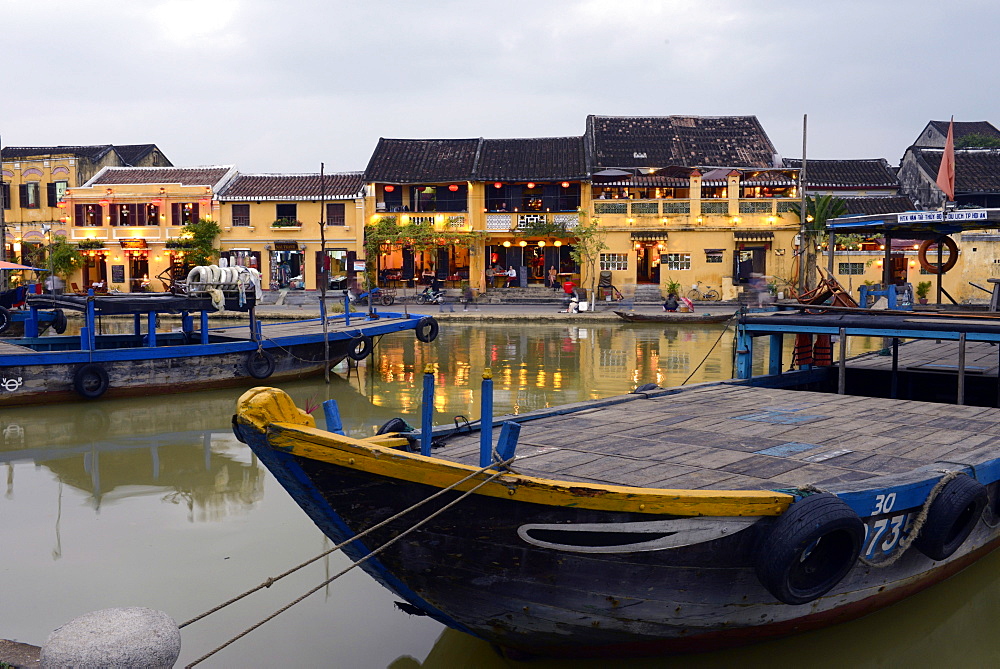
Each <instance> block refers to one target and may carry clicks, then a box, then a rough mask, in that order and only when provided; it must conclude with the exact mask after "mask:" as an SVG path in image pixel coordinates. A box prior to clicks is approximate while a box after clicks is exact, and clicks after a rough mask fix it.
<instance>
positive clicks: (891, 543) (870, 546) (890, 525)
mask: <svg viewBox="0 0 1000 669" xmlns="http://www.w3.org/2000/svg"><path fill="white" fill-rule="evenodd" d="M880 497H881V495H880ZM908 517H909V514H906V513H903V514H900V515H898V516H893V517H892V518H880V519H879V520H876V521H875V522H873V523H871V525H868V524H866V525H865V542H864V545H865V551H864V555H865V557H871V555H872V553H874V552H875V548H876V546H877V547H879V548H881V549H882V552H883V553H889V552H890V551H892V549H893V548H895V547H896V545H897V544H898V543H899V539H900V537H902V535H903V528H904V527H905V526H906V519H907V518H908ZM883 535H884V537H885V539H884V541H882V543H881V544H879V540H880V539H882V538H883Z"/></svg>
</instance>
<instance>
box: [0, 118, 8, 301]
mask: <svg viewBox="0 0 1000 669" xmlns="http://www.w3.org/2000/svg"><path fill="white" fill-rule="evenodd" d="M6 206H7V203H6V202H5V201H4V198H3V138H2V137H0V261H2V260H6V259H7V223H6V221H5V220H4V208H5V207H6ZM2 290H7V272H0V291H2Z"/></svg>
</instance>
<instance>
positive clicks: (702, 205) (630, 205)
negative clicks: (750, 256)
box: [488, 198, 798, 229]
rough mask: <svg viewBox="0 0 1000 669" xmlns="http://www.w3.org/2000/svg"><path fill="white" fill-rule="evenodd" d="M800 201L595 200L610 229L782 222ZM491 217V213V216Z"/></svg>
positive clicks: (765, 199) (597, 208)
mask: <svg viewBox="0 0 1000 669" xmlns="http://www.w3.org/2000/svg"><path fill="white" fill-rule="evenodd" d="M796 202H798V200H793V199H790V198H747V199H741V200H738V201H736V200H730V199H728V198H727V199H720V198H712V199H701V200H694V201H693V202H692V201H691V200H676V199H664V200H612V201H607V200H594V215H595V216H596V217H597V218H598V219H600V221H601V225H602V226H604V227H611V228H646V229H649V228H663V227H711V228H727V227H728V228H731V227H736V226H739V225H741V224H744V225H750V226H758V225H763V224H766V225H780V224H782V223H785V222H791V221H792V218H790V217H788V216H785V217H784V219H783V218H782V217H781V215H782V214H787V213H788V212H789V211H790V209H791V205H792V204H794V203H796ZM488 216H489V215H488ZM795 222H796V223H797V219H796V221H795Z"/></svg>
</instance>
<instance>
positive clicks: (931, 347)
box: [847, 339, 1000, 377]
mask: <svg viewBox="0 0 1000 669" xmlns="http://www.w3.org/2000/svg"><path fill="white" fill-rule="evenodd" d="M998 365H1000V348H998V347H997V346H994V345H991V344H989V343H987V342H967V343H966V345H965V373H966V374H976V375H978V376H992V377H996V376H997V369H998ZM847 368H848V369H866V370H874V371H884V372H889V371H891V370H892V356H891V355H879V354H878V353H877V352H876V353H867V354H865V355H862V356H859V357H857V358H852V359H850V360H848V361H847ZM899 369H900V370H911V371H920V372H942V373H947V374H954V373H956V372H957V371H958V342H956V341H938V340H933V339H921V340H917V341H911V342H907V343H906V344H905V345H901V346H900V348H899Z"/></svg>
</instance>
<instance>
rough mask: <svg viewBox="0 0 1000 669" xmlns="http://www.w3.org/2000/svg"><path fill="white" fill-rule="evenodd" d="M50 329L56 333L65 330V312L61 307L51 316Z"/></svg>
mask: <svg viewBox="0 0 1000 669" xmlns="http://www.w3.org/2000/svg"><path fill="white" fill-rule="evenodd" d="M52 329H53V330H54V331H55V333H56V334H62V333H63V332H66V314H65V313H63V310H62V309H56V310H55V315H54V316H53V318H52Z"/></svg>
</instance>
